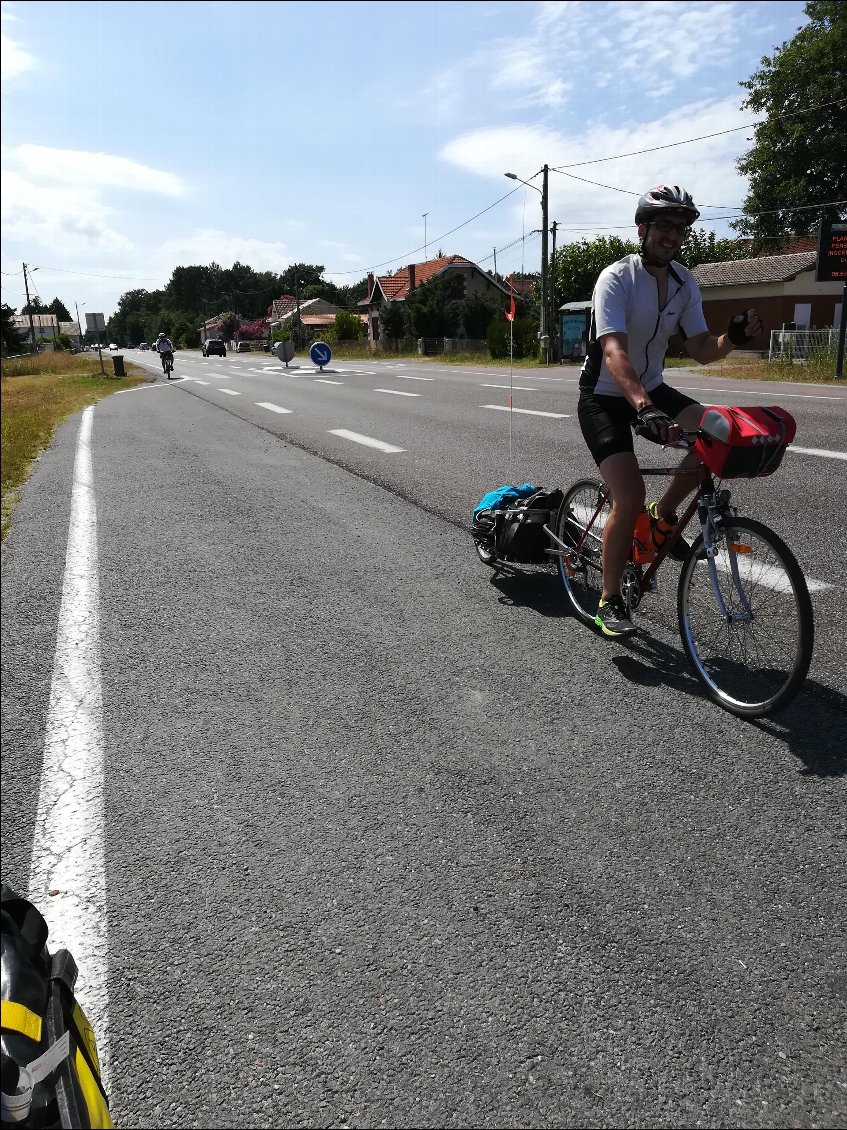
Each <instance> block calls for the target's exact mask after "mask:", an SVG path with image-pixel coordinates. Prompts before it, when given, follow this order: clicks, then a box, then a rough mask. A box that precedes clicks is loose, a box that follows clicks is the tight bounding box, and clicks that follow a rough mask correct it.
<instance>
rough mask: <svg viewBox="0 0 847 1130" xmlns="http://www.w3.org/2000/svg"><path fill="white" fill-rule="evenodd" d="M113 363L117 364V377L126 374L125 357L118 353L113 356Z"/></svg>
mask: <svg viewBox="0 0 847 1130" xmlns="http://www.w3.org/2000/svg"><path fill="white" fill-rule="evenodd" d="M112 364H113V365H114V366H115V376H116V377H125V376H126V370H125V369H124V359H123V357H122V356H121V355H120V354H119V353H116V354H115V356H114V357H113V358H112Z"/></svg>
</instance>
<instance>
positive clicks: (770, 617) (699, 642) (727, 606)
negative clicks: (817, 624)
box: [677, 518, 814, 718]
mask: <svg viewBox="0 0 847 1130" xmlns="http://www.w3.org/2000/svg"><path fill="white" fill-rule="evenodd" d="M702 548H703V536H702V534H701V535H700V537H699V538H698V539H697V540H696V542H695V543H694V545H693V546H692V548H691V550H690V551H689V553H688V555H687V556H686V558H685V561H684V562H683V566H682V572H681V574H680V578H679V588H678V590H677V614H678V617H679V631H680V635H681V636H682V643H683V646H684V648H685V651H686V654H687V655H688V658H689V660H690V661H691V664H692V666H693V668H694V671H695V672H696V674H697V676H698V678H699V679H700V680H701V682H702V683H703V684H704V686H705V688H706V690H707V692H708V694H709V696H710V697H711V698H712V699H713V700H714V701H715V702H717V703H718V704H719V705H720V706H722V707H723V708H724V709H725V710H728V711H730V713H732V714H737V715H739V716H741V717H743V718H761V717H764V716H765V715H768V714H773V713H774V712H775V711H777V710H780V709H781V708H782V707H784V706H786V705H787V704H788V703H789V702H790V701H791V699H792V698H794V696H795V695H796V694H797V692H798V691H799V689H800V687H801V686H802V685H803V681H804V679H805V678H806V675H807V674H808V671H809V664H810V663H811V661H812V648H813V643H814V620H813V615H812V602H811V599H810V597H809V590H808V587H807V585H806V581H805V578H804V577H803V572H802V570H801V569H800V566H799V565H798V564H797V560H796V558H795V557H794V554H793V553H792V552H791V550H790V549H789V548H788V546H787V545H786V544H785V542H783V541H782V539H781V538H780V537H778V536H777V534H775V533H774V532H773V530H769V529H768V527H767V526H764V525H762V523H761V522H756V521H754V520H753V519H751V518H735V519H732V520H731V522H728V524H727V528H726V530H725V532H724V534H723V536H722V537H721V538H720V541H719V544H718V547H717V554H716V556H715V559H714V565H715V570H714V574H713V573H712V570H711V567H710V563H709V561H708V560H707V559H706V558H705V557H700V556H699V554H701V553H702ZM717 593H720V597H721V600H722V602H723V608H721V602H720V601H719V600H718V596H717Z"/></svg>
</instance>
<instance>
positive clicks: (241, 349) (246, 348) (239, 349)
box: [235, 341, 251, 353]
mask: <svg viewBox="0 0 847 1130" xmlns="http://www.w3.org/2000/svg"><path fill="white" fill-rule="evenodd" d="M250 349H251V346H250V342H249V341H239V343H238V345H236V347H235V352H236V353H249V352H250Z"/></svg>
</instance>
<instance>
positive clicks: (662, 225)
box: [653, 220, 691, 239]
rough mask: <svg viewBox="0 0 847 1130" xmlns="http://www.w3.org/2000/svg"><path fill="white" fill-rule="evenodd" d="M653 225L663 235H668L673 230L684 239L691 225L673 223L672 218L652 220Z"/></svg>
mask: <svg viewBox="0 0 847 1130" xmlns="http://www.w3.org/2000/svg"><path fill="white" fill-rule="evenodd" d="M653 226H654V227H655V228H656V229H657V230H658V231H660V232H661V233H662V234H663V235H670V233H671V232H675V233H676V234H677V235H681V236H682V237H683V239H684V238H685V236H687V235H688V231H689V228H690V226H691V225H690V224H675V223H674V222H673V220H654V221H653Z"/></svg>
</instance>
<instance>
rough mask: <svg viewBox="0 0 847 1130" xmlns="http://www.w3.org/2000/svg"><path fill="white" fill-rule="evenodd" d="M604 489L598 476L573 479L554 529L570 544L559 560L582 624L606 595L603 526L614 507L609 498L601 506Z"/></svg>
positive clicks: (560, 570) (559, 548) (560, 568)
mask: <svg viewBox="0 0 847 1130" xmlns="http://www.w3.org/2000/svg"><path fill="white" fill-rule="evenodd" d="M604 493H605V488H604V486H603V484H602V483H601V482H598V480H597V479H580V480H579V482H577V483H574V485H573V486H572V487H571V488H570V490H568V492H567V494H566V495H565V497H564V498H563V499H562V504H561V506H560V507H559V513H558V514H557V515H556V526H555V529H554V531H553V532H554V533H555V535H556V537H557V538H558V539H559V541H561V542H563V543H564V545H565V546H566V547H567V549H566V550H564V551H562V554H561V555H560V556H559V557H557V561H558V564H559V576H560V577H561V580H562V584H563V585H564V587H565V592H566V593H567V596H568V600H569V601H570V604H571V607H572V608H573V610H574V612H575V613H576V615H577V616H578V618H579V619H580V620H581V621H582V622H583V624H589V625H593V623H594V617H595V616H596V615H597V606H598V604H599V603H600V597H601V596H602V595H603V530H604V529H605V528H606V522H607V521H608V518H609V514H610V512H611V509H612V506H611V503H610V502H609V500H608V499H606V501H605V502H604V503H603V505H602V507H600V500H601V498H602V497H603V495H604ZM598 507H600V509H599V511H598ZM556 548H557V549H558V550H561V549H562V547H561V546H560V545H557V546H556Z"/></svg>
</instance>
